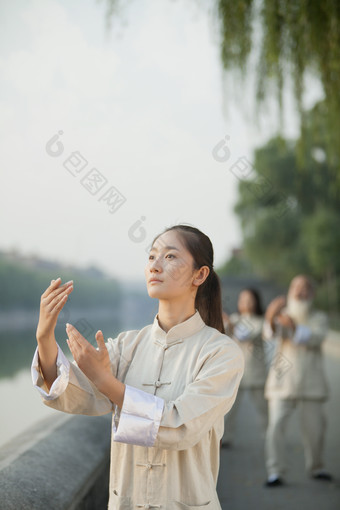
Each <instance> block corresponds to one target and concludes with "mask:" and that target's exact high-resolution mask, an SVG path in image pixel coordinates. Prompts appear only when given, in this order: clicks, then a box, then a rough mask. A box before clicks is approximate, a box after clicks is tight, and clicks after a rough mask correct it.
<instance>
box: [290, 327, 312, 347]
mask: <svg viewBox="0 0 340 510" xmlns="http://www.w3.org/2000/svg"><path fill="white" fill-rule="evenodd" d="M311 335H312V332H311V330H310V328H308V327H307V326H304V325H303V324H299V325H298V326H297V327H296V329H295V333H294V337H293V341H294V343H295V344H306V343H307V342H309V340H310V337H311Z"/></svg>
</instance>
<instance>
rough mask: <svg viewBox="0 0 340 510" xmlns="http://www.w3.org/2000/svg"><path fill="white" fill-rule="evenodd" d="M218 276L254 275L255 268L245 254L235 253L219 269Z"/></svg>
mask: <svg viewBox="0 0 340 510" xmlns="http://www.w3.org/2000/svg"><path fill="white" fill-rule="evenodd" d="M217 274H218V276H220V277H221V276H244V277H246V276H252V275H254V270H253V268H252V265H251V263H250V262H249V260H247V259H246V258H245V257H244V255H241V254H240V255H237V256H236V255H233V256H232V257H231V258H230V259H229V260H227V261H226V262H225V264H223V265H222V266H221V267H220V268H218V270H217Z"/></svg>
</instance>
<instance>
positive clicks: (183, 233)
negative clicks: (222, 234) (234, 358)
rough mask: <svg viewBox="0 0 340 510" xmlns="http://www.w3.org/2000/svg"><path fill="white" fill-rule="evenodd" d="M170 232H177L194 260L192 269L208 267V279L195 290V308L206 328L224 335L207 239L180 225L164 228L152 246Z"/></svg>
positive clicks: (219, 299) (196, 231) (217, 283)
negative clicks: (213, 329) (208, 327)
mask: <svg viewBox="0 0 340 510" xmlns="http://www.w3.org/2000/svg"><path fill="white" fill-rule="evenodd" d="M170 230H175V231H176V232H178V234H179V235H180V237H181V239H182V240H183V243H184V245H185V247H186V248H187V250H188V251H189V252H190V253H191V255H192V257H193V259H194V268H193V269H199V268H200V267H202V266H208V267H209V270H210V272H209V275H208V277H207V278H206V280H205V281H204V282H203V283H202V284H201V285H200V286H199V287H198V289H197V294H196V299H195V308H197V310H198V311H199V313H200V315H201V317H202V319H203V321H204V322H205V323H206V324H207V326H211V327H212V328H215V329H218V331H220V332H221V333H225V329H224V325H223V319H222V295H221V284H220V279H219V277H218V276H217V274H216V272H215V271H214V269H213V262H214V250H213V246H212V244H211V241H210V239H209V237H208V236H207V235H205V234H203V232H201V231H200V230H198V228H195V227H191V226H189V225H183V224H181V225H174V226H172V227H168V228H166V229H165V230H164V231H163V232H161V233H160V234H158V235H157V236H156V237H155V239H154V240H153V242H152V245H153V244H154V242H155V241H156V240H157V239H158V238H159V237H160V236H161V235H162V234H164V233H165V232H169V231H170Z"/></svg>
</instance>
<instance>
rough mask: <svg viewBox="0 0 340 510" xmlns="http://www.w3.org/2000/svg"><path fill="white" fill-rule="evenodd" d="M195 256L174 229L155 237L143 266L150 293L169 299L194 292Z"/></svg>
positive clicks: (153, 295)
mask: <svg viewBox="0 0 340 510" xmlns="http://www.w3.org/2000/svg"><path fill="white" fill-rule="evenodd" d="M193 265H194V259H193V257H192V255H191V253H190V252H189V251H188V250H187V248H186V247H185V246H184V244H183V241H182V240H181V238H180V236H179V235H178V234H177V232H176V231H175V230H170V231H168V232H165V233H164V234H162V235H161V236H159V237H158V239H156V241H155V243H154V244H153V246H152V248H151V250H150V253H149V260H148V263H147V265H146V267H145V279H146V285H147V289H148V293H149V296H150V297H152V298H158V299H171V298H175V297H179V296H181V295H184V294H187V293H189V292H192V291H195V287H193V286H192V282H193V280H194V278H195V274H196V271H194V269H193Z"/></svg>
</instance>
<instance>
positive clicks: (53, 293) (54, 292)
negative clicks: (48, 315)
mask: <svg viewBox="0 0 340 510" xmlns="http://www.w3.org/2000/svg"><path fill="white" fill-rule="evenodd" d="M59 284H60V281H59ZM69 287H72V288H73V280H70V281H69V282H66V283H64V284H63V285H61V286H60V287H59V285H57V287H54V284H52V285H50V287H49V289H50V292H49V294H47V296H45V297H43V296H44V294H43V296H42V299H43V300H44V304H45V306H50V305H51V304H52V302H53V301H54V300H55V298H56V297H57V296H59V295H60V294H61V293H63V292H65V290H67V289H68V288H69ZM47 290H48V289H47Z"/></svg>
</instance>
